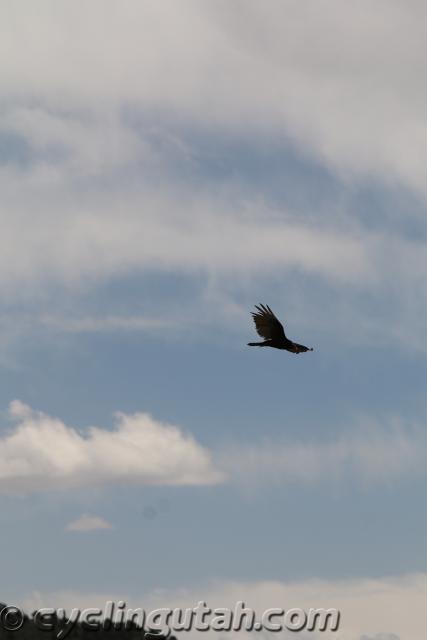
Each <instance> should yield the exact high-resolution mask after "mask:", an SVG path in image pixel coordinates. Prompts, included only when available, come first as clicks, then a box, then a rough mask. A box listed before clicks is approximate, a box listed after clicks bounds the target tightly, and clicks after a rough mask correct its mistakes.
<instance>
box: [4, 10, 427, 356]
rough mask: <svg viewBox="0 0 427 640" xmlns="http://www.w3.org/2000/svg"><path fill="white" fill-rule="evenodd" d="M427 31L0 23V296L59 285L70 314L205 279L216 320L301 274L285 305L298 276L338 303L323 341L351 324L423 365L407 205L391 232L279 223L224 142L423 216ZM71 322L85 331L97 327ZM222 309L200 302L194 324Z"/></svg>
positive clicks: (270, 17) (262, 21)
mask: <svg viewBox="0 0 427 640" xmlns="http://www.w3.org/2000/svg"><path fill="white" fill-rule="evenodd" d="M82 9H83V11H82ZM2 12H3V13H4V15H2ZM425 14H426V9H425V7H424V6H423V5H422V4H421V3H419V2H417V1H416V0H414V1H413V2H412V3H409V4H408V3H407V2H403V1H397V0H396V1H395V2H393V3H386V2H383V1H381V2H378V3H376V4H375V6H374V7H372V5H371V3H368V2H367V1H366V0H364V1H363V2H361V3H358V4H357V5H355V6H352V7H350V8H349V7H344V6H343V5H342V3H340V2H338V0H334V1H333V2H332V4H331V3H330V2H328V3H326V2H325V1H324V0H321V1H320V2H319V3H317V4H316V6H315V7H313V6H312V4H308V3H307V2H305V1H303V2H301V3H295V2H293V1H291V0H288V1H286V2H278V1H273V2H271V3H269V5H268V6H265V5H260V4H259V3H256V2H253V1H252V0H250V1H249V2H246V1H245V2H241V1H240V0H238V1H237V2H234V3H233V4H230V3H227V2H222V1H221V2H205V3H203V5H202V4H200V3H199V2H197V1H195V0H184V1H183V2H182V3H180V7H179V11H178V10H177V9H176V8H175V7H174V6H172V5H171V6H169V5H168V7H167V8H166V7H163V6H162V5H159V4H158V3H157V2H154V1H153V0H148V1H146V2H144V3H140V2H137V1H136V0H130V1H129V2H127V3H126V4H125V5H121V7H120V9H119V10H118V9H117V7H116V5H115V3H114V2H110V1H109V0H106V1H105V2H101V1H100V0H94V1H93V2H91V4H90V6H89V7H87V6H86V4H84V3H81V2H79V1H78V0H77V1H76V2H75V3H73V5H72V6H71V5H70V6H67V5H65V4H61V5H58V4H57V3H55V2H53V0H43V1H42V2H40V3H38V5H37V11H35V10H33V9H31V8H30V9H29V8H28V7H24V6H23V5H22V4H21V3H19V2H16V3H13V4H12V5H10V6H8V7H7V9H6V8H3V9H0V18H1V19H0V36H1V37H0V42H1V45H0V46H1V53H2V55H1V56H0V70H1V71H2V78H3V82H2V98H3V99H2V102H1V104H0V116H1V118H0V188H1V191H2V205H1V207H0V224H1V226H2V234H1V238H0V292H1V295H2V299H5V300H7V301H10V300H12V301H16V300H22V299H28V298H31V299H33V298H34V297H35V298H37V296H40V297H41V298H46V297H48V292H49V291H50V290H51V289H52V288H53V287H59V288H65V289H66V290H67V295H68V296H69V295H70V291H72V292H74V293H75V294H76V299H78V292H81V290H82V289H83V290H87V288H90V287H91V286H92V287H94V286H96V285H97V284H98V283H99V282H100V281H103V282H104V281H108V280H111V279H117V278H120V277H123V278H124V277H126V276H128V275H129V274H132V273H135V272H136V273H145V274H153V273H158V272H163V273H165V272H166V273H177V272H179V273H181V274H183V275H185V276H191V277H194V276H195V277H198V276H200V275H201V274H202V275H203V277H204V278H205V281H204V284H205V287H206V289H208V288H209V287H212V282H213V281H214V282H215V285H214V286H215V287H216V288H217V290H218V292H217V294H216V300H217V301H218V300H221V302H222V304H223V306H225V305H226V304H227V303H228V302H229V301H230V300H232V299H235V298H236V297H237V296H238V292H239V291H241V290H242V289H244V287H245V286H247V285H248V282H250V283H252V284H257V283H259V282H260V281H261V280H262V278H265V277H267V278H270V279H272V278H274V280H275V282H279V281H282V282H284V281H285V278H287V276H288V274H291V275H292V281H294V279H295V281H296V286H295V291H289V290H287V291H286V294H287V300H289V301H290V304H291V305H292V306H293V307H298V305H300V304H301V297H302V296H304V293H305V292H306V289H307V286H308V285H307V276H308V277H310V278H314V279H315V286H316V287H331V288H332V289H333V291H334V292H335V297H334V304H335V305H336V306H338V305H341V308H340V310H339V313H337V314H335V318H334V319H333V320H332V321H331V319H329V320H328V321H325V322H324V323H323V326H324V327H327V329H328V330H331V331H336V330H337V326H336V325H337V324H339V322H340V320H339V318H343V317H344V316H345V322H344V321H343V322H342V325H343V327H344V324H345V326H346V327H348V326H349V322H352V324H353V328H354V330H355V331H357V332H358V334H357V339H358V340H361V339H363V338H364V337H365V336H369V339H370V340H375V339H378V338H379V336H382V337H380V339H383V340H385V339H387V336H388V338H389V339H392V340H395V339H396V338H397V339H398V340H399V341H401V342H405V343H406V344H408V342H409V343H410V345H411V346H415V347H416V348H423V346H422V342H423V341H422V340H421V336H422V332H423V326H422V323H421V322H420V321H419V318H420V317H422V316H423V315H425V312H426V307H425V304H424V300H425V299H426V295H425V294H426V292H427V281H426V277H425V269H423V265H425V264H427V248H426V242H425V238H424V237H423V235H422V234H418V235H417V237H414V236H411V234H406V233H402V226H403V227H405V224H406V222H407V220H410V219H411V220H412V218H416V217H417V216H418V215H419V212H416V211H412V212H411V208H410V207H405V209H404V213H403V214H402V221H399V224H397V225H395V224H394V223H395V219H394V215H395V213H394V212H393V211H391V212H387V211H386V212H384V213H383V217H384V222H387V227H386V226H385V225H382V226H381V230H380V231H379V230H378V227H377V229H376V230H375V229H373V228H371V227H370V225H369V224H366V220H365V218H364V212H363V211H360V210H359V209H358V207H347V206H346V204H345V203H342V202H340V201H338V202H337V203H334V205H333V207H329V206H327V207H325V206H324V207H323V209H322V206H321V203H320V202H319V203H317V202H316V203H315V206H314V207H312V210H311V211H309V212H308V213H307V212H301V211H294V210H293V209H292V207H289V206H287V205H286V204H284V203H281V202H279V203H277V202H276V204H275V206H273V204H272V203H271V202H270V201H269V188H270V183H269V182H268V180H266V181H265V180H263V179H260V180H259V182H257V178H256V175H255V177H254V176H253V178H254V179H248V180H247V181H246V182H245V181H244V180H243V181H242V180H240V179H239V174H238V171H236V170H235V169H236V167H239V166H242V164H243V160H244V158H243V157H242V152H240V153H241V155H240V157H236V159H235V162H234V164H235V166H234V165H233V162H231V164H230V163H229V164H227V163H225V156H227V157H228V154H229V148H227V146H226V145H225V146H224V148H223V149H222V150H220V151H219V152H218V148H217V146H216V141H217V140H218V138H219V137H222V139H223V140H229V139H233V138H234V139H235V138H238V139H240V140H245V141H250V143H251V144H252V147H251V149H252V150H251V151H250V153H256V151H255V150H256V149H257V148H258V149H260V148H261V149H265V148H267V149H268V150H271V149H272V148H273V147H275V148H277V146H278V147H283V148H287V147H289V142H290V141H291V144H292V145H295V146H296V147H297V148H298V150H299V153H300V154H302V156H303V157H306V158H311V159H313V158H314V159H315V162H317V163H318V165H319V166H322V167H326V168H327V169H328V171H331V172H332V173H333V175H334V176H335V179H337V180H338V181H342V182H343V183H344V184H347V185H348V184H353V182H354V181H356V182H357V181H358V180H363V179H366V180H368V181H374V182H375V181H376V182H378V183H379V184H380V185H382V187H386V186H389V187H390V185H392V186H396V185H401V186H402V185H403V186H404V187H405V188H407V189H409V190H413V191H414V192H417V193H418V195H419V197H420V198H421V199H422V200H423V202H424V207H425V197H426V190H425V184H426V180H425V167H426V166H427V162H426V161H427V158H426V148H427V147H426V145H425V137H426V133H425V132H426V131H427V119H426V115H425V114H426V109H425V104H426V101H427V94H426V91H425V89H424V86H423V84H422V82H420V77H422V67H423V63H422V60H423V56H422V51H423V46H424V41H425V36H426V28H425V26H424V25H425V24H426V21H425V20H423V17H425ZM82 15H84V16H85V19H84V20H82ZM99 16H102V20H100V19H99ZM242 16H244V20H242V19H241V18H242ZM384 16H386V19H385V18H384ZM368 18H369V19H368ZM70 25H71V26H72V28H71V27H70ZM76 34H78V37H76ZM361 43H363V46H361ZM82 69H84V73H82V71H81V70H82ZM203 136H205V142H204V143H200V138H203ZM217 152H218V153H217ZM243 155H244V153H243ZM267 157H268V154H267ZM259 163H261V164H262V157H261V159H260V160H259ZM280 171H283V173H285V172H286V167H283V169H280ZM280 171H279V175H280ZM302 174H304V170H302ZM301 179H302V180H304V175H302V176H301ZM249 183H250V184H249ZM252 183H253V184H252ZM279 200H280V198H279ZM362 206H363V205H362ZM329 209H332V210H329ZM403 218H404V219H403ZM391 221H393V222H391ZM389 223H390V224H389ZM410 236H411V237H410ZM230 281H233V282H235V289H234V290H233V291H230V287H229V285H228V284H226V283H228V282H230ZM298 284H300V285H301V286H297V285H298ZM349 287H350V288H351V291H350V292H349V291H348V288H349ZM277 291H278V288H277V287H276V289H275V292H276V295H277ZM76 292H77V293H76ZM225 292H228V293H229V299H228V300H226V296H225V295H224V293H225ZM359 293H360V297H357V296H358V294H359ZM305 297H307V296H305ZM367 297H368V298H367ZM366 299H368V303H369V305H370V308H374V309H375V312H374V317H372V318H371V319H368V318H366V315H367V314H366V307H367V304H366ZM304 305H306V306H304V309H303V314H302V315H304V316H305V317H307V316H311V315H312V314H311V309H307V306H308V305H309V302H305V303H304ZM362 307H363V308H362ZM379 308H381V309H380V310H379V311H377V309H379ZM74 309H75V310H76V316H77V317H76V319H75V325H76V326H77V325H80V326H81V325H82V324H85V318H87V317H88V313H87V310H85V309H82V310H81V317H80V318H79V305H78V304H77V303H76V304H75V305H74ZM211 310H212V309H211V308H208V305H207V304H206V300H201V299H199V300H198V301H197V309H196V312H195V313H193V314H192V316H193V317H194V318H197V317H198V316H200V315H201V314H202V313H205V315H206V316H208V315H210V311H211ZM33 311H34V310H33ZM52 311H53V313H52V314H51V315H54V313H55V312H57V309H53V310H52ZM375 314H376V315H375ZM34 315H35V314H34V313H32V316H34ZM58 315H60V314H59V313H58ZM108 315H110V316H111V317H112V315H113V314H112V313H109V314H108ZM128 315H133V316H136V315H137V314H136V312H135V310H132V309H128ZM319 315H321V314H319ZM318 322H319V325H322V318H321V317H320V319H319V321H318ZM9 324H10V325H12V324H13V325H14V327H17V326H18V324H19V323H17V322H16V318H13V319H12V318H11V319H10V322H9ZM63 324H66V323H65V322H64V323H63ZM88 324H89V325H91V326H92V327H96V326H100V325H102V326H105V323H104V324H103V323H102V322H100V320H97V319H96V318H95V319H94V320H93V321H90V322H89V323H87V322H86V326H87V325H88ZM159 324H160V325H161V324H162V319H160V320H159ZM136 325H137V326H139V327H141V326H142V325H144V322H139V323H138V322H137V323H136ZM57 326H61V321H58V322H57ZM114 326H119V327H124V326H127V327H128V328H132V327H134V326H135V323H132V322H127V321H126V318H123V319H119V321H118V322H117V321H114V320H113V321H112V322H110V327H114ZM403 326H404V327H405V334H406V335H404V334H403V330H402V327H403ZM344 333H345V332H344V331H342V334H344ZM350 333H351V332H348V331H347V332H346V335H347V336H348V335H349V334H350ZM408 334H409V335H410V336H411V337H410V338H408V337H407V335H408ZM384 336H386V337H384ZM418 345H421V346H420V347H419V346H418Z"/></svg>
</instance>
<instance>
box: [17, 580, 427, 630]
mask: <svg viewBox="0 0 427 640" xmlns="http://www.w3.org/2000/svg"><path fill="white" fill-rule="evenodd" d="M426 591H427V575H426V574H423V573H420V574H415V575H403V576H397V577H385V578H358V579H342V580H321V579H312V580H306V581H300V582H290V581H289V582H280V581H274V582H273V581H263V582H262V581H259V582H252V583H251V582H239V581H235V582H220V581H218V582H216V583H215V584H210V585H207V586H206V585H205V586H199V587H198V588H196V587H194V586H193V587H185V588H182V589H176V590H167V589H164V590H159V591H157V592H156V593H151V594H144V595H142V596H140V597H138V596H135V595H134V596H129V597H125V595H124V594H123V593H121V594H118V593H105V594H102V593H97V594H96V593H93V594H85V593H76V592H74V593H73V592H70V591H62V592H61V591H57V592H55V593H52V594H47V593H34V594H30V595H28V596H27V597H25V598H23V602H22V604H23V605H24V606H25V607H26V609H27V610H34V609H35V608H38V607H42V606H49V607H52V606H53V607H65V608H66V609H67V610H70V609H71V608H73V607H78V608H84V607H100V608H101V609H104V608H105V603H106V602H107V601H108V600H110V599H112V600H113V601H115V602H118V601H119V600H120V599H124V600H125V601H126V603H127V604H128V606H130V607H132V608H136V607H143V608H144V609H145V610H146V611H150V610H152V609H155V608H157V607H194V606H196V605H197V603H198V602H199V601H200V600H205V601H206V603H207V605H208V606H209V607H212V608H216V607H231V608H234V606H235V604H236V602H237V601H240V600H243V601H244V602H245V604H246V606H248V607H253V608H254V609H255V610H256V612H258V613H261V612H263V611H264V610H266V609H269V608H273V607H278V608H284V609H290V608H293V607H296V608H302V609H309V608H310V607H314V608H320V607H324V608H336V609H339V610H340V611H341V623H340V628H339V631H338V632H333V633H330V632H322V633H319V635H318V636H315V635H313V634H308V635H307V636H304V635H301V637H303V638H304V640H306V638H317V637H319V638H324V639H325V640H332V639H336V638H339V640H368V639H369V640H396V636H397V638H402V639H403V638H408V639H410V640H424V638H425V616H424V610H425V594H426ZM240 634H241V632H240ZM198 635H199V633H198ZM216 635H217V634H214V633H213V634H212V636H211V637H213V636H215V637H216ZM294 635H295V634H294ZM294 635H292V637H294Z"/></svg>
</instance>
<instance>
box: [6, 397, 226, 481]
mask: <svg viewBox="0 0 427 640" xmlns="http://www.w3.org/2000/svg"><path fill="white" fill-rule="evenodd" d="M10 414H11V415H12V416H13V417H14V418H15V419H16V420H17V421H18V424H17V426H16V427H15V428H14V429H13V430H11V431H10V432H9V433H8V434H7V435H5V436H3V437H2V438H1V439H0V478H1V481H2V487H1V492H2V493H31V492H33V491H41V490H55V489H67V488H73V487H79V486H90V485H102V484H105V483H112V482H116V483H141V484H160V485H205V484H213V483H216V482H220V481H221V480H222V479H223V476H222V474H221V473H220V472H219V471H217V470H216V469H215V467H214V465H213V463H212V460H211V456H210V454H209V452H208V451H207V450H206V449H204V448H203V447H202V446H200V445H199V444H198V443H197V442H196V441H195V440H194V438H193V437H192V436H191V435H189V434H185V433H183V432H182V431H181V430H180V429H179V428H178V427H175V426H172V425H168V424H162V423H160V422H157V421H155V420H154V419H153V418H151V416H149V415H148V414H145V413H136V414H133V415H126V414H124V413H118V414H117V415H116V424H115V427H114V429H113V430H107V429H101V428H99V427H90V428H89V429H87V431H86V432H84V433H80V432H78V431H77V430H76V429H74V428H72V427H69V426H67V425H65V424H64V423H63V422H61V421H60V420H58V419H56V418H51V417H49V416H47V415H45V414H43V413H40V412H35V411H33V410H32V409H31V408H30V407H28V406H26V405H24V404H22V403H21V402H20V401H17V400H16V401H14V402H12V403H11V405H10Z"/></svg>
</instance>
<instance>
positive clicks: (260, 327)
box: [248, 303, 313, 353]
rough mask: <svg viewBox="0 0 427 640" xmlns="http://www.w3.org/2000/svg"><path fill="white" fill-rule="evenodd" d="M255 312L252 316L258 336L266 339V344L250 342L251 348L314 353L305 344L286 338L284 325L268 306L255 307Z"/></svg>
mask: <svg viewBox="0 0 427 640" xmlns="http://www.w3.org/2000/svg"><path fill="white" fill-rule="evenodd" d="M255 309H256V311H255V312H252V316H253V319H254V322H255V327H256V330H257V333H258V335H260V336H261V338H264V342H248V346H249V347H274V348H275V349H285V350H286V351H290V352H291V353H304V351H313V349H312V348H310V347H305V346H304V345H303V344H298V343H297V342H292V340H289V339H288V338H287V337H286V334H285V330H284V328H283V325H282V323H281V322H280V321H279V320H278V319H277V318H276V316H275V315H274V313H273V312H272V310H271V309H270V307H269V306H268V305H264V304H261V303H260V304H259V305H257V304H256V305H255Z"/></svg>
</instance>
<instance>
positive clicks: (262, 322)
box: [252, 304, 286, 340]
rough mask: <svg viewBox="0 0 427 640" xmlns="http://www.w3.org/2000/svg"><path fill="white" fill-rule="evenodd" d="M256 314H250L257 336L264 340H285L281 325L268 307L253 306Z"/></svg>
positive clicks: (261, 305)
mask: <svg viewBox="0 0 427 640" xmlns="http://www.w3.org/2000/svg"><path fill="white" fill-rule="evenodd" d="M255 309H257V311H256V312H252V317H253V319H254V322H255V327H256V330H257V333H258V335H260V336H261V338H264V339H265V340H283V339H286V335H285V330H284V329H283V325H282V323H281V322H280V321H279V320H278V319H277V318H276V316H275V315H274V313H273V312H272V310H271V309H270V307H269V306H268V305H264V304H259V305H257V304H256V305H255Z"/></svg>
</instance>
